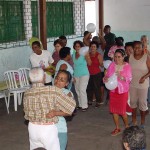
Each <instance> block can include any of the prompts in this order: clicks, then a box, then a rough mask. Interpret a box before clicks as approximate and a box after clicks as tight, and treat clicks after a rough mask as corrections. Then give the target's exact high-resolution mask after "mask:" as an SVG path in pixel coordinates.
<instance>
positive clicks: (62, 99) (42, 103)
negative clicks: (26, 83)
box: [23, 83, 76, 123]
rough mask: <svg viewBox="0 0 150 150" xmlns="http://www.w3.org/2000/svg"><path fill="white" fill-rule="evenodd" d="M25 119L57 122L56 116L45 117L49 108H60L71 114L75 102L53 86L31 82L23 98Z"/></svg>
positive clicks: (39, 121) (38, 121)
mask: <svg viewBox="0 0 150 150" xmlns="http://www.w3.org/2000/svg"><path fill="white" fill-rule="evenodd" d="M23 104H24V112H25V119H27V120H29V121H30V122H37V123H50V122H54V123H57V122H58V117H53V118H46V114H47V113H49V111H51V110H61V111H63V112H64V113H67V114H70V115H71V114H72V112H73V111H74V109H75V106H76V103H75V100H73V98H72V97H69V96H67V95H65V94H64V93H63V92H62V90H61V89H59V88H57V87H55V86H44V85H43V84H42V83H38V84H33V86H32V88H31V89H29V90H27V91H26V92H25V94H24V98H23Z"/></svg>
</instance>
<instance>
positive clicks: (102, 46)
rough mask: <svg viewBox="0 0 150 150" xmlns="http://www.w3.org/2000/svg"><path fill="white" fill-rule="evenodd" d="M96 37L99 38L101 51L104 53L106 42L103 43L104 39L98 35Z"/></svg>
mask: <svg viewBox="0 0 150 150" xmlns="http://www.w3.org/2000/svg"><path fill="white" fill-rule="evenodd" d="M98 36H99V39H100V41H101V48H102V50H103V51H104V50H105V47H106V41H105V39H104V38H103V37H102V36H101V34H100V33H98Z"/></svg>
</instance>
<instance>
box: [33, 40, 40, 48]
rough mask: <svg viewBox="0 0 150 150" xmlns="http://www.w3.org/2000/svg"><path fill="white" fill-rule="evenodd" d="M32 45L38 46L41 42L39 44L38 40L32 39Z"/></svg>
mask: <svg viewBox="0 0 150 150" xmlns="http://www.w3.org/2000/svg"><path fill="white" fill-rule="evenodd" d="M33 45H37V46H38V47H41V44H40V42H39V41H34V42H33V43H32V46H33Z"/></svg>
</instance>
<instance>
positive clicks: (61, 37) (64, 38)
mask: <svg viewBox="0 0 150 150" xmlns="http://www.w3.org/2000/svg"><path fill="white" fill-rule="evenodd" d="M59 39H61V40H67V38H66V36H64V35H61V36H60V37H59Z"/></svg>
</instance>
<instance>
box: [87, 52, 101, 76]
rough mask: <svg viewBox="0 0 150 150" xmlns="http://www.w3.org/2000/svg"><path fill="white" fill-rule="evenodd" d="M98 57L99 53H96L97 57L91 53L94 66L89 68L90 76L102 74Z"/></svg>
mask: <svg viewBox="0 0 150 150" xmlns="http://www.w3.org/2000/svg"><path fill="white" fill-rule="evenodd" d="M98 55H100V54H99V53H98V52H96V54H95V56H92V55H91V53H90V58H91V61H92V64H91V65H90V66H88V69H89V72H90V75H95V74H98V73H100V72H101V70H100V64H99V60H98Z"/></svg>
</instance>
